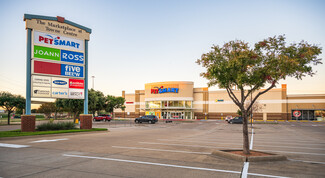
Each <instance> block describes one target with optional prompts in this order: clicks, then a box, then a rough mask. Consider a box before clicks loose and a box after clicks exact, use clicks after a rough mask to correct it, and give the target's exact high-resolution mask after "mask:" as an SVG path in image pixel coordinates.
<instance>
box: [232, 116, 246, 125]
mask: <svg viewBox="0 0 325 178" xmlns="http://www.w3.org/2000/svg"><path fill="white" fill-rule="evenodd" d="M228 123H229V124H242V123H243V118H242V117H235V118H233V119H231V120H229V121H228Z"/></svg>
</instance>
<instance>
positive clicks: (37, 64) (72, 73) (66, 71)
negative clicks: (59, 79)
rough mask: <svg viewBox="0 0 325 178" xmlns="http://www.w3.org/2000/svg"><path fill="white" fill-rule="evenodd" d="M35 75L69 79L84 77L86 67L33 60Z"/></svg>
mask: <svg viewBox="0 0 325 178" xmlns="http://www.w3.org/2000/svg"><path fill="white" fill-rule="evenodd" d="M32 72H33V74H48V75H60V76H68V77H77V78H83V77H84V67H83V66H76V65H68V64H58V63H51V62H43V61H35V60H33V70H32Z"/></svg>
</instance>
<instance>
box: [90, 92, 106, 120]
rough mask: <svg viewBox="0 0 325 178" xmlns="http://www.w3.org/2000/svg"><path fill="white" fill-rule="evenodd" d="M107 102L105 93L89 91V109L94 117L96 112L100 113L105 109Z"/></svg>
mask: <svg viewBox="0 0 325 178" xmlns="http://www.w3.org/2000/svg"><path fill="white" fill-rule="evenodd" d="M105 100H106V98H105V96H104V94H103V92H101V91H96V90H94V89H90V90H88V109H89V111H90V112H91V113H92V114H93V115H95V112H96V111H97V113H99V112H100V111H101V110H104V109H105Z"/></svg>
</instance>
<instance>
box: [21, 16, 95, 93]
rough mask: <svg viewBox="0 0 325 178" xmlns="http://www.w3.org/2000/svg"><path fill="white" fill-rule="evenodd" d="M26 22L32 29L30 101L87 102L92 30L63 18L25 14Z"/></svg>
mask: <svg viewBox="0 0 325 178" xmlns="http://www.w3.org/2000/svg"><path fill="white" fill-rule="evenodd" d="M45 19H46V20H45ZM24 20H25V21H26V27H27V28H28V29H32V36H31V61H29V62H30V63H31V82H30V83H31V97H35V98H70V99H84V98H85V90H87V88H85V80H84V79H85V73H86V72H87V70H88V69H87V68H86V66H85V50H87V48H86V45H87V44H86V43H85V41H86V40H89V34H90V33H91V30H90V29H88V28H86V27H83V26H80V25H77V24H75V23H71V22H70V21H67V23H65V19H64V18H62V17H56V18H55V17H45V16H37V15H26V14H25V18H24Z"/></svg>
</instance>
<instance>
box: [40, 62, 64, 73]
mask: <svg viewBox="0 0 325 178" xmlns="http://www.w3.org/2000/svg"><path fill="white" fill-rule="evenodd" d="M34 73H39V74H51V75H61V65H60V64H57V63H51V62H42V61H34Z"/></svg>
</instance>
